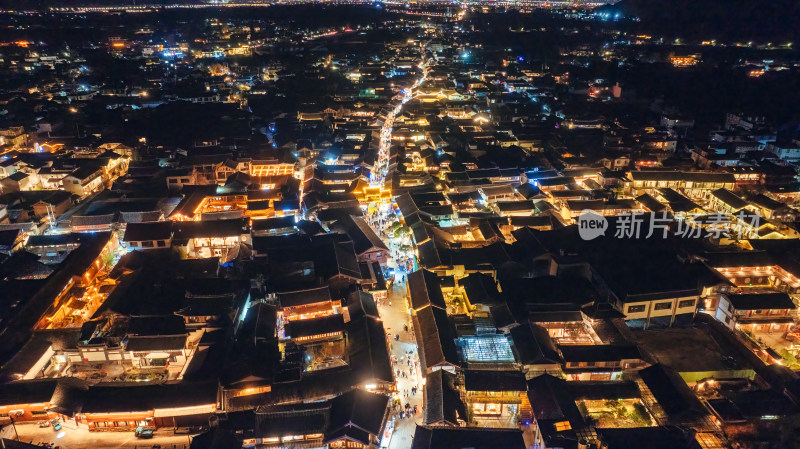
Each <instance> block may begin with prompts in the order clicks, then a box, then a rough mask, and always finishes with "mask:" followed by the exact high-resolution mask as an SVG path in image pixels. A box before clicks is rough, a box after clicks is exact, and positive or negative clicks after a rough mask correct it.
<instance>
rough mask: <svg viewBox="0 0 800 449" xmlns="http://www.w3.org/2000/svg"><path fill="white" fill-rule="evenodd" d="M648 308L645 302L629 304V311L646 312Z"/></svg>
mask: <svg viewBox="0 0 800 449" xmlns="http://www.w3.org/2000/svg"><path fill="white" fill-rule="evenodd" d="M646 308H647V306H646V305H644V304H643V305H641V306H628V313H640V312H644V311H645V309H646Z"/></svg>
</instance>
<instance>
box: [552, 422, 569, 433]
mask: <svg viewBox="0 0 800 449" xmlns="http://www.w3.org/2000/svg"><path fill="white" fill-rule="evenodd" d="M554 425H555V426H556V432H563V431H565V430H570V429H572V426H571V425H570V424H569V421H560V422H557V423H555V424H554Z"/></svg>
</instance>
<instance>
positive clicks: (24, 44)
mask: <svg viewBox="0 0 800 449" xmlns="http://www.w3.org/2000/svg"><path fill="white" fill-rule="evenodd" d="M14 44H15V45H16V46H17V47H22V48H28V47H29V46H30V45H31V44H30V42H28V41H16V42H14Z"/></svg>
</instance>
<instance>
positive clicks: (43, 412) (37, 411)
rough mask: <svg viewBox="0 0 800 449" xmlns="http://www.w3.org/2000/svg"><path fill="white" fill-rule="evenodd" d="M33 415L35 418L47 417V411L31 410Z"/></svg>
mask: <svg viewBox="0 0 800 449" xmlns="http://www.w3.org/2000/svg"><path fill="white" fill-rule="evenodd" d="M31 415H33V416H42V415H47V411H45V410H31Z"/></svg>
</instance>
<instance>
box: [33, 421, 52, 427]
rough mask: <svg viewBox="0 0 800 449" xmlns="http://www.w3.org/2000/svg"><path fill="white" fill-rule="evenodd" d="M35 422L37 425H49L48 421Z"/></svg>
mask: <svg viewBox="0 0 800 449" xmlns="http://www.w3.org/2000/svg"><path fill="white" fill-rule="evenodd" d="M36 424H38V425H39V427H50V421H39V422H37V423H36Z"/></svg>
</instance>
